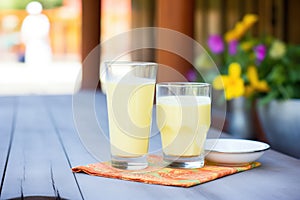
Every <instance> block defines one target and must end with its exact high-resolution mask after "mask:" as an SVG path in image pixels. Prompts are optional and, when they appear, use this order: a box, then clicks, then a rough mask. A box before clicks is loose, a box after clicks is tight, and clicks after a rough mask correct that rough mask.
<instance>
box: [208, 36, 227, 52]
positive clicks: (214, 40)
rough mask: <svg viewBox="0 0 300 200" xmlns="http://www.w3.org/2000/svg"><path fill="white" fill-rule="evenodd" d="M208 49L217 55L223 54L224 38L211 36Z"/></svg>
mask: <svg viewBox="0 0 300 200" xmlns="http://www.w3.org/2000/svg"><path fill="white" fill-rule="evenodd" d="M208 47H209V48H210V50H211V51H212V52H213V53H215V54H219V53H222V52H223V51H224V42H223V40H222V37H221V36H219V35H211V36H210V37H209V38H208Z"/></svg>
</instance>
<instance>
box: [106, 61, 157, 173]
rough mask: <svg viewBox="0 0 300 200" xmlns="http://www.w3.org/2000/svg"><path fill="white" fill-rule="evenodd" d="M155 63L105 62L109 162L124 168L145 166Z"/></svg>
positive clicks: (146, 164) (155, 71)
mask: <svg viewBox="0 0 300 200" xmlns="http://www.w3.org/2000/svg"><path fill="white" fill-rule="evenodd" d="M157 67H158V65H157V64H156V63H151V62H130V61H109V62H105V90H106V99H107V110H108V125H109V139H110V148H111V164H112V166H113V167H116V168H120V169H128V170H139V169H143V168H146V167H147V166H148V163H147V159H146V156H147V153H148V147H149V135H150V128H151V123H152V122H151V121H152V108H153V100H154V90H155V83H156V74H157Z"/></svg>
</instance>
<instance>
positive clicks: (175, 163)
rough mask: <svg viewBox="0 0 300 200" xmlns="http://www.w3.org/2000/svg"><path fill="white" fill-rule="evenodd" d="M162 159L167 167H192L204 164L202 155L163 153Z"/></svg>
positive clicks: (199, 166)
mask: <svg viewBox="0 0 300 200" xmlns="http://www.w3.org/2000/svg"><path fill="white" fill-rule="evenodd" d="M164 161H165V162H167V163H168V166H169V167H173V168H184V169H193V168H201V167H203V166H204V156H202V155H200V156H181V157H180V156H169V155H164Z"/></svg>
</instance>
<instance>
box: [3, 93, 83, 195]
mask: <svg viewBox="0 0 300 200" xmlns="http://www.w3.org/2000/svg"><path fill="white" fill-rule="evenodd" d="M45 106H46V105H45V104H44V103H43V98H42V97H40V96H27V97H26V96H24V97H20V98H19V106H18V112H17V116H16V123H15V124H16V125H15V129H14V131H15V132H14V138H13V140H12V145H11V152H10V157H9V160H8V165H7V170H6V174H5V179H4V182H3V189H2V193H1V199H2V198H3V199H9V198H15V197H22V196H24V197H27V196H48V197H56V198H58V197H59V198H67V199H81V194H80V191H79V189H78V186H77V183H76V180H75V179H74V175H73V174H72V173H71V172H70V165H69V164H68V161H67V158H66V157H65V154H64V151H63V148H62V146H61V144H60V142H59V139H58V137H57V135H56V132H55V129H54V126H53V124H52V122H51V119H50V116H49V115H48V112H47V110H46V108H45Z"/></svg>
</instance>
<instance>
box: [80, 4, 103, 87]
mask: <svg viewBox="0 0 300 200" xmlns="http://www.w3.org/2000/svg"><path fill="white" fill-rule="evenodd" d="M100 16H101V0H82V52H81V53H82V58H81V59H82V68H83V69H82V86H81V88H82V89H95V88H96V87H97V85H98V83H99V66H100V49H99V48H96V49H94V48H95V47H97V45H99V44H100V33H101V32H100V25H101V24H100ZM93 49H94V51H93V52H92V53H93V55H92V56H88V55H89V54H90V53H91V51H92V50H93ZM97 55H98V56H97ZM87 57H88V58H89V59H87V60H86V58H87Z"/></svg>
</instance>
